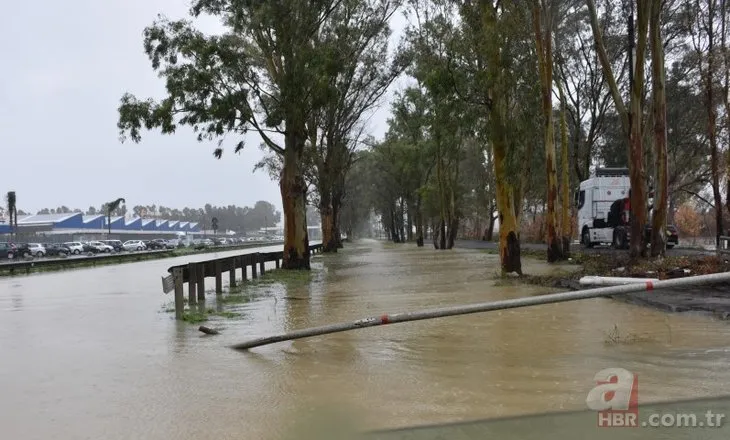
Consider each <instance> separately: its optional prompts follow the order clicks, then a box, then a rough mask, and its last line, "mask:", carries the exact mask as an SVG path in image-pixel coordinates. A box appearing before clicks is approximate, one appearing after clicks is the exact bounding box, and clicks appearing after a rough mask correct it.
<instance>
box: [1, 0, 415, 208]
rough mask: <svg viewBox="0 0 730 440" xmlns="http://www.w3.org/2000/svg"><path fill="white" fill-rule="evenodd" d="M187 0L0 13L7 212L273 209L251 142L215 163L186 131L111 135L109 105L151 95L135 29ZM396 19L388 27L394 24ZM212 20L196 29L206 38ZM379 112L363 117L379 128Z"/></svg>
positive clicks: (57, 5) (152, 80) (32, 5)
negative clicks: (121, 203)
mask: <svg viewBox="0 0 730 440" xmlns="http://www.w3.org/2000/svg"><path fill="white" fill-rule="evenodd" d="M188 4H189V1H188V0H182V1H180V0H105V1H98V0H66V1H58V0H40V1H36V2H28V3H22V2H20V3H18V2H13V3H9V4H7V5H6V6H5V14H4V16H5V20H4V23H3V26H1V27H0V41H1V43H0V47H1V48H2V54H3V63H2V68H1V69H0V102H1V103H2V105H1V106H0V135H2V140H1V142H2V145H3V146H2V159H0V163H2V165H3V166H2V171H0V192H1V193H2V194H3V201H2V204H3V205H4V194H5V193H6V192H7V191H10V190H14V191H16V192H17V199H18V209H22V210H24V211H28V212H33V213H35V212H36V211H38V210H40V209H42V208H55V207H58V206H61V205H66V206H68V207H70V208H72V209H73V208H79V209H83V210H86V209H87V208H88V207H89V206H91V205H93V206H95V207H98V206H100V205H102V204H103V203H105V202H107V201H110V200H113V199H115V198H117V197H124V198H125V199H126V201H127V205H128V207H130V208H131V207H132V206H134V205H138V204H141V205H150V204H156V205H163V206H168V207H173V208H183V207H185V206H188V207H201V206H203V205H204V204H205V203H211V204H214V205H229V204H235V205H239V206H244V205H249V206H251V205H253V204H254V203H255V202H256V201H257V200H267V201H270V202H271V203H273V204H274V205H275V206H277V208H278V209H281V196H280V193H279V188H278V185H277V183H276V182H273V181H271V180H270V178H269V176H268V175H267V174H266V173H265V172H263V171H258V172H256V173H253V166H254V164H255V163H256V162H257V161H258V160H259V159H260V158H261V157H262V155H263V153H262V152H261V150H260V149H259V147H258V145H259V143H260V140H259V138H258V136H256V135H249V136H248V137H247V138H246V144H247V147H246V149H245V150H244V151H243V152H242V153H241V154H240V155H234V154H233V153H232V145H233V144H235V142H233V141H232V142H231V145H228V146H227V147H228V148H227V151H226V152H227V153H228V154H225V153H224V156H223V158H222V159H221V160H216V159H215V158H214V157H213V155H212V153H213V149H214V147H215V145H214V144H211V143H199V142H197V141H196V140H195V138H194V136H193V135H192V133H191V132H190V131H189V130H179V131H178V133H177V134H174V135H167V136H163V135H161V134H159V133H157V132H145V133H143V138H142V142H140V143H139V144H134V143H131V142H129V141H127V142H125V143H124V144H122V143H120V141H119V134H118V130H117V127H116V123H117V107H118V105H119V98H120V97H121V96H122V94H123V93H124V92H126V91H129V92H132V93H133V94H135V95H137V96H138V97H147V96H153V97H160V96H162V95H163V93H164V83H163V80H161V79H159V78H157V76H156V74H155V73H154V72H153V71H152V68H151V66H150V63H149V61H148V59H147V57H146V56H145V54H144V52H143V48H142V31H143V29H144V28H145V26H147V25H149V24H151V23H152V21H153V20H154V19H155V17H156V15H157V14H158V13H164V14H165V15H167V16H168V17H170V18H182V17H184V16H185V14H186V12H187V9H188ZM402 22H403V19H402V18H401V17H400V15H399V17H398V19H397V20H396V23H394V25H395V27H399V28H400V27H402V24H401V23H402ZM215 27H216V25H215V23H206V28H208V29H211V30H213V29H215ZM387 117H388V109H387V105H385V106H383V107H382V109H381V110H379V111H378V112H376V114H375V115H373V117H372V118H371V120H370V127H371V132H372V134H373V135H375V136H377V137H380V136H382V134H383V133H384V131H385V128H386V127H385V125H386V123H385V121H386V119H387Z"/></svg>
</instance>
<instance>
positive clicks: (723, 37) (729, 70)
mask: <svg viewBox="0 0 730 440" xmlns="http://www.w3.org/2000/svg"><path fill="white" fill-rule="evenodd" d="M727 12H728V11H727V0H722V1H721V2H720V20H721V21H720V46H721V47H720V52H721V53H722V54H723V57H722V59H723V66H724V69H723V84H722V90H723V93H722V97H723V103H724V104H725V126H726V127H727V135H728V143H730V51H728V47H727ZM725 173H726V176H725V178H726V180H727V183H726V187H725V207H726V208H727V210H728V213H729V214H730V154H727V155H726V156H725Z"/></svg>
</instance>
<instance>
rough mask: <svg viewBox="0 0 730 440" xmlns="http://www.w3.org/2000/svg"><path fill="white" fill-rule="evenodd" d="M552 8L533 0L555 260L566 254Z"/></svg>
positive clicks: (549, 233) (549, 235)
mask: <svg viewBox="0 0 730 440" xmlns="http://www.w3.org/2000/svg"><path fill="white" fill-rule="evenodd" d="M551 14H552V10H551V8H549V7H547V3H546V1H545V0H533V2H532V22H533V28H534V31H535V46H536V49H537V60H538V61H537V63H538V71H539V73H540V86H541V87H540V89H541V91H542V93H541V95H542V114H543V135H544V143H545V176H546V192H547V193H546V202H547V212H545V213H544V215H545V233H546V234H545V241H546V243H547V261H548V262H549V263H553V262H555V261H558V260H561V259H562V258H563V252H562V247H561V246H560V242H559V240H558V235H559V234H558V231H557V223H558V218H557V212H556V204H557V199H558V177H557V165H556V159H555V133H554V131H555V128H554V127H555V126H554V125H553V45H552V17H551Z"/></svg>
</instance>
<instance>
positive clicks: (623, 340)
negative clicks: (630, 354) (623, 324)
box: [603, 324, 654, 345]
mask: <svg viewBox="0 0 730 440" xmlns="http://www.w3.org/2000/svg"><path fill="white" fill-rule="evenodd" d="M647 342H654V338H652V337H650V336H645V335H637V334H635V333H625V334H622V333H621V331H620V330H619V328H618V325H615V324H614V326H613V329H611V331H609V332H607V333H606V338H605V340H604V341H603V343H604V344H606V345H629V344H639V343H647Z"/></svg>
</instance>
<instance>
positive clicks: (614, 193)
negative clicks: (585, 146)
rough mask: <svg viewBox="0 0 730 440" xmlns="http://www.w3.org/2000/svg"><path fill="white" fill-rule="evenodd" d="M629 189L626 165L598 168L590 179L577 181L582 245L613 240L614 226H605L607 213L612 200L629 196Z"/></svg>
mask: <svg viewBox="0 0 730 440" xmlns="http://www.w3.org/2000/svg"><path fill="white" fill-rule="evenodd" d="M630 188H631V185H630V181H629V170H628V168H597V169H596V171H595V174H594V175H593V176H592V177H591V178H590V179H588V180H584V181H583V182H581V183H580V186H579V190H578V192H576V194H575V206H576V208H577V210H578V231H580V237H581V240H580V241H581V243H582V244H583V245H584V246H587V247H593V246H594V245H596V244H601V243H612V242H613V241H614V233H613V232H614V228H612V227H609V226H608V214H609V211H610V210H611V205H612V204H613V202H615V201H616V200H619V199H623V198H625V197H628V196H629V189H630Z"/></svg>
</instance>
